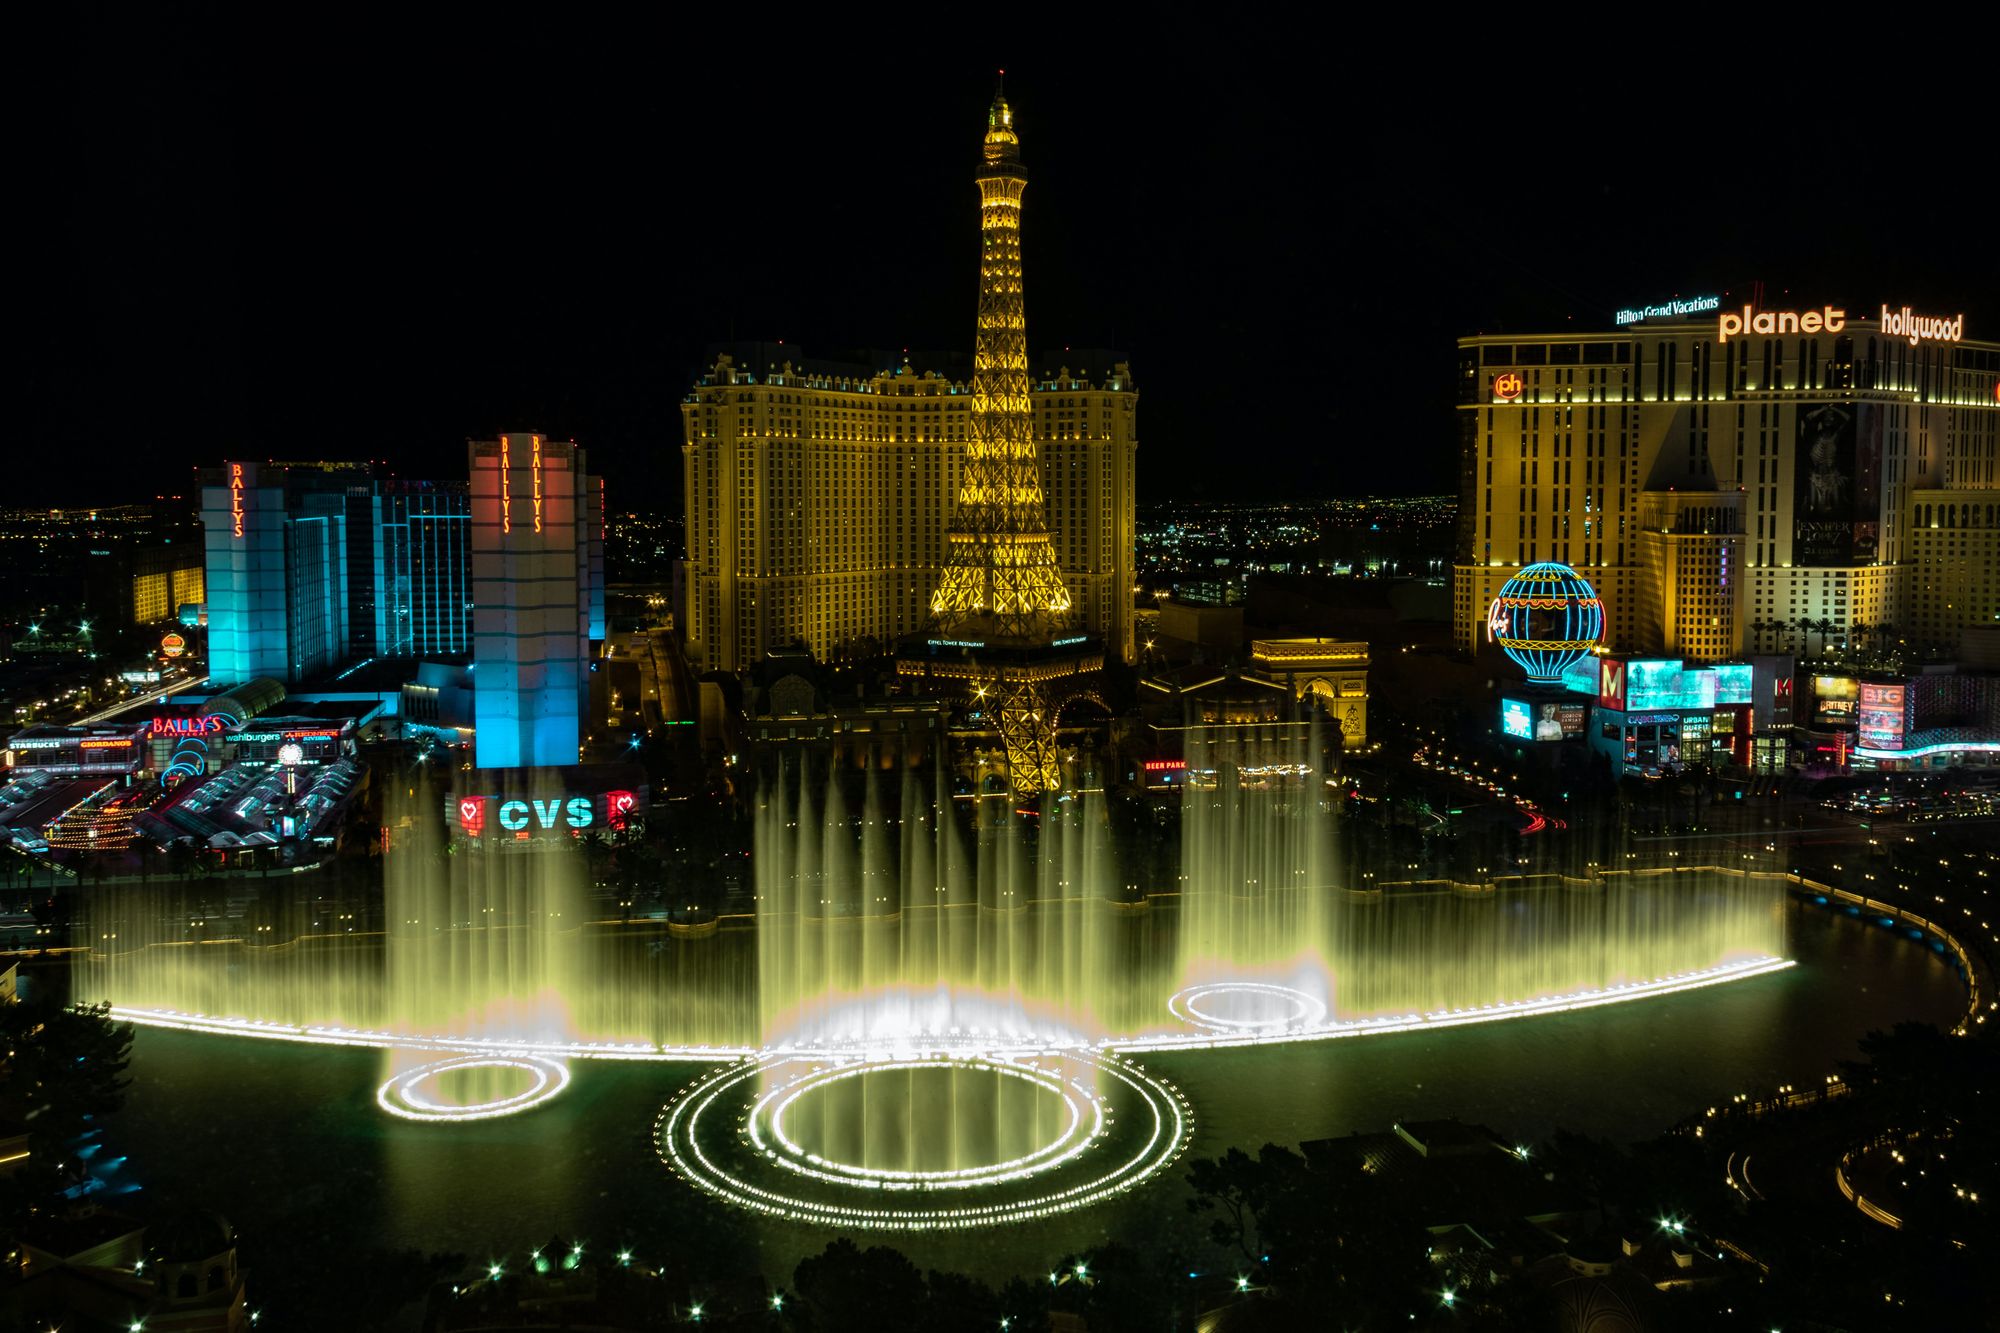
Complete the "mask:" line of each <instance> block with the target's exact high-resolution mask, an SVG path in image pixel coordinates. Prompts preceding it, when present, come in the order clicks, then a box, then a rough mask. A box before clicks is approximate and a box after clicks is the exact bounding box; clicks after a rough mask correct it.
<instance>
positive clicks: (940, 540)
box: [681, 100, 1138, 670]
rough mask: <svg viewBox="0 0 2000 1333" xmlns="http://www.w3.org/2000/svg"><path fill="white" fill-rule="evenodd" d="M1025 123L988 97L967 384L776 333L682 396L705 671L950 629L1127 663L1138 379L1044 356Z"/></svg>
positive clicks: (692, 630)
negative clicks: (1025, 214)
mask: <svg viewBox="0 0 2000 1333" xmlns="http://www.w3.org/2000/svg"><path fill="white" fill-rule="evenodd" d="M995 135H1000V136H1002V137H999V138H996V137H994V136H995ZM1013 136H1014V131H1013V127H1012V112H1011V110H1010V109H1009V108H1008V107H1007V105H1006V103H1005V101H1004V100H996V102H995V104H994V109H993V112H992V113H991V115H990V116H989V124H988V137H987V142H986V153H987V156H986V158H985V159H984V163H983V165H982V167H981V169H980V172H979V175H978V183H979V187H980V196H981V211H980V218H981V235H982V246H983V249H982V256H983V257H982V264H981V286H980V301H979V325H978V331H977V339H976V344H975V355H974V368H973V374H972V376H971V377H970V379H965V378H962V377H957V378H954V377H950V376H946V375H941V374H939V373H937V372H936V371H934V370H923V371H920V370H918V369H915V368H913V367H912V366H911V365H910V364H908V362H907V360H905V361H904V362H903V364H900V365H895V366H890V367H887V368H884V367H880V366H873V367H870V366H861V365H840V364H835V363H828V362H817V361H814V360H812V359H810V358H807V357H806V356H804V355H803V354H802V353H799V352H798V351H797V349H786V348H782V347H777V348H773V347H769V346H764V347H760V348H758V349H756V352H755V354H756V355H757V357H758V358H759V359H758V360H757V361H755V362H752V363H747V364H746V363H743V362H741V361H739V359H738V355H737V354H735V353H731V354H725V355H722V356H720V357H718V359H717V361H716V363H715V364H714V366H713V367H712V368H711V369H710V370H709V371H708V372H707V373H706V374H704V375H703V376H702V377H701V379H700V381H699V382H698V383H697V384H695V385H694V387H693V389H692V390H691V391H690V392H689V393H688V395H687V396H686V398H685V399H684V401H683V403H682V407H681V415H682V428H683V431H684V435H685V443H684V445H683V446H682V467H683V481H684V483H685V494H686V505H687V552H688V555H687V564H686V571H685V576H686V618H687V624H686V625H685V627H684V631H685V635H686V642H687V646H688V649H689V652H690V653H691V654H692V655H693V657H694V659H695V661H696V662H697V663H698V664H699V665H700V666H701V667H703V668H705V669H710V670H714V669H722V670H742V669H745V668H747V667H749V666H751V665H754V664H755V663H757V662H759V661H761V660H762V658H763V657H764V655H765V654H766V653H767V652H769V651H771V650H773V649H777V648H783V647H786V646H787V645H790V644H794V643H803V644H804V645H805V646H807V647H808V648H810V649H811V650H812V651H813V653H814V654H815V655H816V656H818V657H820V658H822V659H828V658H839V657H842V656H848V655H874V654H877V653H885V652H888V651H891V650H892V649H893V647H894V645H895V642H896V641H897V640H898V639H901V638H903V637H904V636H906V635H911V634H916V633H918V632H919V631H923V630H925V629H926V628H927V627H929V628H933V629H935V628H937V627H938V626H946V627H947V631H946V632H948V633H950V634H951V635H953V636H955V637H965V638H968V639H978V640H981V641H982V642H983V641H985V640H987V639H989V638H991V639H994V640H996V641H998V640H1013V639H1034V638H1040V639H1042V640H1044V641H1046V639H1047V637H1048V635H1049V634H1052V633H1053V632H1054V631H1055V629H1056V628H1058V627H1066V628H1067V629H1069V630H1071V631H1074V632H1079V633H1087V634H1090V635H1093V636H1095V637H1097V638H1100V639H1102V641H1103V644H1104V649H1105V651H1106V653H1108V654H1115V655H1117V656H1119V657H1121V658H1123V659H1125V660H1127V661H1130V660H1132V657H1133V630H1132V626H1133V607H1132V588H1133V583H1134V561H1133V549H1134V519H1133V506H1134V499H1135V490H1134V467H1135V461H1136V454H1137V450H1138V437H1137V434H1136V429H1135V425H1134V420H1135V411H1136V407H1137V402H1138V393H1137V391H1136V389H1135V388H1134V387H1133V383H1132V374H1131V370H1130V369H1129V367H1128V366H1126V365H1125V364H1124V363H1123V362H1122V361H1120V360H1118V359H1117V358H1115V357H1112V356H1103V355H1099V354H1094V353H1089V352H1078V353H1075V354H1073V355H1071V356H1066V357H1058V358H1054V360H1053V363H1052V364H1048V365H1045V366H1044V368H1043V370H1042V371H1041V372H1040V373H1031V371H1030V368H1029V365H1028V359H1027V351H1026V340H1025V339H1026V335H1025V315H1024V314H1023V295H1022V278H1021V256H1020V242H1019V232H1020V207H1021V196H1022V192H1023V189H1024V187H1025V184H1026V181H1025V177H1024V176H1023V175H1022V173H1021V170H1020V166H1019V157H1018V146H1019V142H1018V138H1016V137H1013ZM1064 361H1067V362H1068V364H1064Z"/></svg>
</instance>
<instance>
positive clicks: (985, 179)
mask: <svg viewBox="0 0 2000 1333" xmlns="http://www.w3.org/2000/svg"><path fill="white" fill-rule="evenodd" d="M976 180H977V182H978V185H979V235H980V260H979V332H978V339H977V341H976V342H975V343H974V345H973V357H972V367H973V368H972V435H971V439H970V440H969V441H968V443H967V444H966V448H965V470H964V473H963V476H962V479H961V481H960V483H959V488H958V507H957V509H956V510H955V511H954V513H953V515H952V520H951V526H950V528H949V530H948V532H947V534H946V539H945V541H946V546H945V566H944V572H943V575H942V577H941V578H940V579H939V580H938V586H937V591H936V592H934V593H933V594H932V595H931V608H930V611H931V613H930V620H931V626H932V630H931V634H930V636H929V637H928V638H924V639H918V640H914V641H912V642H911V643H909V644H907V645H905V647H904V651H902V652H901V653H899V654H898V659H899V660H898V663H897V669H898V671H899V672H900V673H903V674H907V675H920V676H924V677H927V678H928V679H930V680H931V681H932V682H933V683H934V684H936V685H941V686H945V687H947V688H955V689H956V690H957V691H958V692H960V693H961V694H962V695H963V696H964V697H965V700H966V702H967V703H968V705H969V710H968V711H969V712H970V713H972V714H976V715H978V716H980V717H983V718H986V719H989V720H991V722H992V723H994V724H995V725H996V728H997V730H998V732H999V735H1000V740H1001V742H1002V744H1003V745H1004V747H1005V750H1006V757H1007V771H1008V783H1009V786H1010V787H1011V789H1012V791H1013V793H1014V794H1015V795H1016V796H1018V797H1031V796H1035V795H1037V794H1039V793H1042V792H1047V791H1056V790H1059V789H1060V788H1061V787H1062V785H1063V768H1062V762H1061V754H1060V751H1059V749H1058V744H1057V738H1056V715H1057V713H1058V712H1059V711H1060V709H1061V707H1062V705H1063V703H1064V701H1065V700H1066V699H1067V698H1069V697H1071V696H1072V695H1075V694H1078V693H1084V692H1094V680H1093V679H1092V678H1093V677H1094V676H1095V674H1096V673H1097V672H1099V671H1101V670H1102V669H1103V667H1104V647H1103V644H1102V643H1101V642H1100V641H1098V640H1096V639H1094V638H1093V637H1092V636H1090V635H1088V634H1085V633H1083V632H1081V631H1078V630H1075V629H1074V628H1072V625H1071V621H1070V595H1069V588H1068V587H1067V586H1066V585H1065V584H1064V583H1063V576H1062V570H1061V568H1060V567H1059V566H1058V565H1057V564H1056V552H1055V545H1054V543H1053V542H1051V541H1050V540H1049V521H1048V515H1047V514H1046V512H1045V510H1044V505H1043V499H1042V467H1041V459H1040V456H1039V453H1038V451H1037V450H1036V448H1035V431H1034V417H1033V415H1032V413H1031V412H1030V410H1029V403H1028V390H1029V379H1028V318H1027V308H1026V305H1025V303H1024V301H1023V299H1022V294H1021V195H1022V193H1023V192H1024V191H1026V189H1027V188H1028V176H1027V172H1026V170H1025V169H1024V168H1023V167H1022V165H1021V140H1020V136H1019V135H1018V134H1016V133H1015V130H1014V112H1013V110H1012V108H1010V107H1009V106H1008V105H1007V98H1006V95H1005V91H1004V89H1002V90H1001V91H1000V92H998V93H996V94H995V95H994V98H993V105H992V107H991V108H990V109H989V110H988V111H987V113H986V141H985V144H984V149H983V152H982V154H981V158H980V164H979V171H978V175H977V177H976Z"/></svg>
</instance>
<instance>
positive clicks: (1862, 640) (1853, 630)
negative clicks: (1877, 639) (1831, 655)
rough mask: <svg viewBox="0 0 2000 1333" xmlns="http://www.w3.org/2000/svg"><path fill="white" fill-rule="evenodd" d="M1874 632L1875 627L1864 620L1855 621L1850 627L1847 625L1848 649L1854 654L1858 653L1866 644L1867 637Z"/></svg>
mask: <svg viewBox="0 0 2000 1333" xmlns="http://www.w3.org/2000/svg"><path fill="white" fill-rule="evenodd" d="M1874 632H1875V627H1874V626H1873V625H1871V624H1869V623H1868V622H1867V621H1865V620H1857V621H1855V622H1854V623H1853V624H1852V625H1849V626H1848V627H1847V646H1848V648H1849V649H1851V650H1853V651H1854V652H1857V653H1858V652H1860V651H1861V649H1862V647H1863V646H1864V645H1865V644H1866V643H1867V642H1868V636H1869V635H1870V634H1872V633H1874Z"/></svg>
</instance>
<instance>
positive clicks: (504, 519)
mask: <svg viewBox="0 0 2000 1333" xmlns="http://www.w3.org/2000/svg"><path fill="white" fill-rule="evenodd" d="M512 467H513V462H512V460H510V459H509V458H508V456H507V437H506V436H505V435H502V436H501V437H500V531H501V532H502V533H511V532H513V531H514V492H513V489H512V487H511V486H509V484H508V481H507V473H508V471H509V470H510V469H511V468H512Z"/></svg>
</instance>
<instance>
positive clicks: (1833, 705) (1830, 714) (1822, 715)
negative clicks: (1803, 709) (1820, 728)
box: [1813, 676, 1861, 722]
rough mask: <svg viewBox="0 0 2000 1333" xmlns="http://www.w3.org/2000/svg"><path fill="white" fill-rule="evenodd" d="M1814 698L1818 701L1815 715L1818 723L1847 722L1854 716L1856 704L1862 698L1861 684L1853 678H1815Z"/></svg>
mask: <svg viewBox="0 0 2000 1333" xmlns="http://www.w3.org/2000/svg"><path fill="white" fill-rule="evenodd" d="M1813 697H1814V698H1815V699H1816V700H1818V709H1817V712H1816V713H1815V714H1814V716H1815V718H1816V719H1817V720H1818V721H1822V722H1826V721H1837V722H1845V721H1846V720H1847V719H1848V718H1851V717H1853V716H1854V705H1855V702H1856V701H1857V700H1858V699H1860V697H1861V682H1860V681H1858V680H1856V679H1854V677H1852V676H1814V677H1813Z"/></svg>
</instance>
